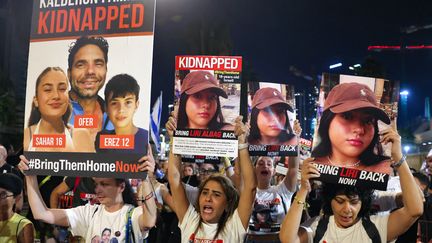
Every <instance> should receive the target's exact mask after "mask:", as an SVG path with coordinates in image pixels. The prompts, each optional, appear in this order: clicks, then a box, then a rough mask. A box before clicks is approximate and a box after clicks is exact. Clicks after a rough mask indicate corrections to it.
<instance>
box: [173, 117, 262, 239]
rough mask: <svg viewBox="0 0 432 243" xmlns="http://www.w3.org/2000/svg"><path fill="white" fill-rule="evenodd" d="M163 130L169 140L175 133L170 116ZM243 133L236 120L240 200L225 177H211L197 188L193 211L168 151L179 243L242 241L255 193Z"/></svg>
mask: <svg viewBox="0 0 432 243" xmlns="http://www.w3.org/2000/svg"><path fill="white" fill-rule="evenodd" d="M166 129H167V131H168V134H169V135H170V136H171V137H172V135H173V131H174V130H175V129H176V121H175V118H174V117H173V116H171V117H170V118H169V120H168V122H167V124H166ZM245 132H246V126H245V125H244V124H243V123H242V122H241V117H239V118H237V119H236V129H235V133H236V135H237V136H239V144H240V145H239V146H240V147H239V164H240V167H241V174H242V177H243V178H242V179H243V188H242V190H240V191H241V194H240V197H239V196H238V192H237V190H236V189H235V188H234V186H233V184H232V182H231V181H230V180H229V179H228V178H227V177H225V176H223V175H212V176H210V177H209V178H208V179H207V180H206V181H204V182H203V183H202V184H201V186H200V189H199V197H198V200H197V202H196V204H195V207H194V206H193V204H191V203H190V202H189V201H188V199H187V198H186V193H185V189H184V187H183V185H182V183H181V176H180V163H181V160H180V156H177V155H174V154H173V153H172V150H170V155H169V174H168V179H169V182H170V187H171V192H172V197H173V201H174V202H175V212H176V215H177V217H178V219H179V227H180V229H181V232H182V242H195V241H197V240H198V241H215V242H216V241H219V240H220V241H224V242H242V241H243V240H244V236H245V233H246V229H247V226H248V222H249V218H250V215H251V212H252V204H253V201H254V198H255V190H256V179H255V176H254V174H253V167H252V164H251V161H250V158H249V152H248V151H247V149H246V148H247V144H245V142H246V139H245Z"/></svg>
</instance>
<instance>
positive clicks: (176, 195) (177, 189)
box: [165, 112, 189, 223]
mask: <svg viewBox="0 0 432 243" xmlns="http://www.w3.org/2000/svg"><path fill="white" fill-rule="evenodd" d="M174 114H175V112H173V113H172V116H170V118H169V119H168V122H167V123H166V125H165V127H166V130H167V132H168V135H169V136H170V142H171V143H172V141H173V133H174V131H175V129H176V128H177V122H176V119H175V117H174V116H173V115H174ZM180 164H181V157H180V156H179V155H175V154H174V153H173V150H172V147H171V148H170V153H169V156H168V182H169V184H170V188H171V194H172V199H173V201H174V202H175V204H174V208H172V209H173V210H174V211H175V213H176V215H177V218H178V220H179V222H180V223H181V222H182V221H183V217H184V215H185V214H186V211H187V210H188V207H189V200H188V199H187V197H186V191H185V189H184V187H183V184H182V181H181V175H180Z"/></svg>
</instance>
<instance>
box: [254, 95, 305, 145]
mask: <svg viewBox="0 0 432 243" xmlns="http://www.w3.org/2000/svg"><path fill="white" fill-rule="evenodd" d="M288 112H290V113H293V112H294V110H293V108H292V106H291V105H289V104H288V102H287V101H286V99H285V98H284V97H283V95H282V93H281V92H280V91H279V90H278V89H276V88H272V87H264V88H261V89H259V90H257V91H256V92H255V94H254V95H253V98H252V111H251V115H250V123H249V124H250V134H249V138H248V140H249V141H248V142H249V144H251V145H256V144H264V145H279V144H285V145H297V143H298V141H297V137H296V134H295V132H294V130H293V127H292V126H291V124H290V119H289V116H288ZM293 125H294V126H295V127H296V129H297V130H298V129H299V123H298V121H297V120H295V121H294V124H293ZM297 132H298V131H297Z"/></svg>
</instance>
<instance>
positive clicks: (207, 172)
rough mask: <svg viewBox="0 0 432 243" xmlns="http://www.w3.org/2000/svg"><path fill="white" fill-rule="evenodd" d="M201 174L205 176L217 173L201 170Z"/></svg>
mask: <svg viewBox="0 0 432 243" xmlns="http://www.w3.org/2000/svg"><path fill="white" fill-rule="evenodd" d="M199 173H200V174H204V175H206V174H207V175H209V174H214V173H216V170H211V169H210V170H203V169H201V170H199Z"/></svg>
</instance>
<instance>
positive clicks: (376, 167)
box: [363, 160, 391, 174]
mask: <svg viewBox="0 0 432 243" xmlns="http://www.w3.org/2000/svg"><path fill="white" fill-rule="evenodd" d="M390 163H391V161H390V160H383V161H381V162H378V163H376V164H373V165H369V166H365V167H364V168H363V169H364V170H367V171H373V172H378V173H383V174H391V167H390Z"/></svg>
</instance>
